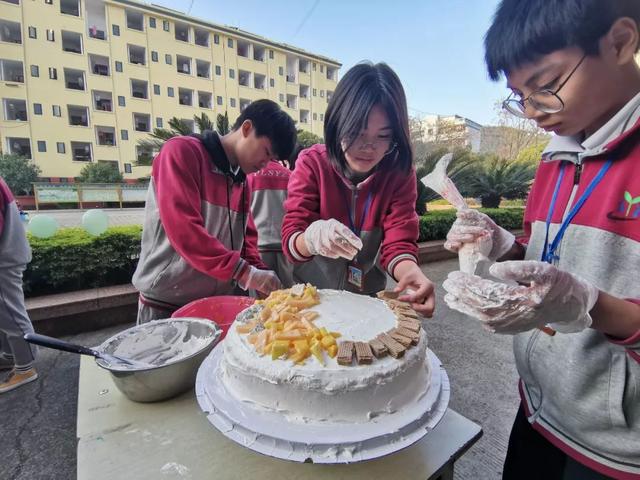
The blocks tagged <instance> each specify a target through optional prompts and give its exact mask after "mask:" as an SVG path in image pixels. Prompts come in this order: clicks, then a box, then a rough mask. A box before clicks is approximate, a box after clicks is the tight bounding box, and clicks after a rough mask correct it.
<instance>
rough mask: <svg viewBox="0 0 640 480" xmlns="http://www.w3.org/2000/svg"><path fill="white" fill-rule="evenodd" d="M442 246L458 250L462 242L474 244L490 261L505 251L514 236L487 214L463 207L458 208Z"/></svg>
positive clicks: (513, 239)
mask: <svg viewBox="0 0 640 480" xmlns="http://www.w3.org/2000/svg"><path fill="white" fill-rule="evenodd" d="M457 217H458V218H456V221H455V222H453V225H452V226H451V229H450V230H449V233H447V241H446V242H445V244H444V248H446V249H447V250H450V251H452V252H458V251H459V250H460V249H461V248H462V246H463V245H464V244H475V245H477V246H478V248H481V249H482V250H483V252H487V254H486V256H487V258H488V259H489V260H491V261H494V262H495V261H496V260H497V259H498V258H500V257H502V256H503V255H504V254H505V253H507V252H508V251H509V250H510V249H511V247H512V246H513V244H514V242H515V236H514V235H513V234H512V233H511V232H509V231H507V230H505V229H504V228H502V227H500V226H498V225H497V224H496V223H495V222H494V221H493V220H491V218H489V216H488V215H486V214H484V213H482V212H479V211H477V210H473V209H470V208H464V209H461V210H458V212H457Z"/></svg>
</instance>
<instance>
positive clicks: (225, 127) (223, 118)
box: [216, 111, 231, 135]
mask: <svg viewBox="0 0 640 480" xmlns="http://www.w3.org/2000/svg"><path fill="white" fill-rule="evenodd" d="M230 130H231V129H230V128H229V114H228V113H227V112H226V111H225V112H224V115H222V114H221V113H219V114H218V116H217V117H216V131H217V132H218V133H219V134H220V135H226V134H227V133H229V131H230Z"/></svg>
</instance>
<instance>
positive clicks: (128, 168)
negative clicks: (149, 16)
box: [124, 19, 155, 173]
mask: <svg viewBox="0 0 640 480" xmlns="http://www.w3.org/2000/svg"><path fill="white" fill-rule="evenodd" d="M154 20H155V19H154ZM124 173H131V164H130V163H125V164H124Z"/></svg>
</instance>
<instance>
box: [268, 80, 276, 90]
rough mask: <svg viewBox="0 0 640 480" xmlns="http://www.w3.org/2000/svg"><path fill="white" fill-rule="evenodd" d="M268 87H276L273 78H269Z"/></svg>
mask: <svg viewBox="0 0 640 480" xmlns="http://www.w3.org/2000/svg"><path fill="white" fill-rule="evenodd" d="M269 86H270V87H272V88H273V87H275V86H276V80H275V78H270V79H269Z"/></svg>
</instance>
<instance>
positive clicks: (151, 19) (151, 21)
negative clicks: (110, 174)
mask: <svg viewBox="0 0 640 480" xmlns="http://www.w3.org/2000/svg"><path fill="white" fill-rule="evenodd" d="M149 26H150V27H151V28H156V19H155V18H154V17H149ZM129 173H131V172H129Z"/></svg>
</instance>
